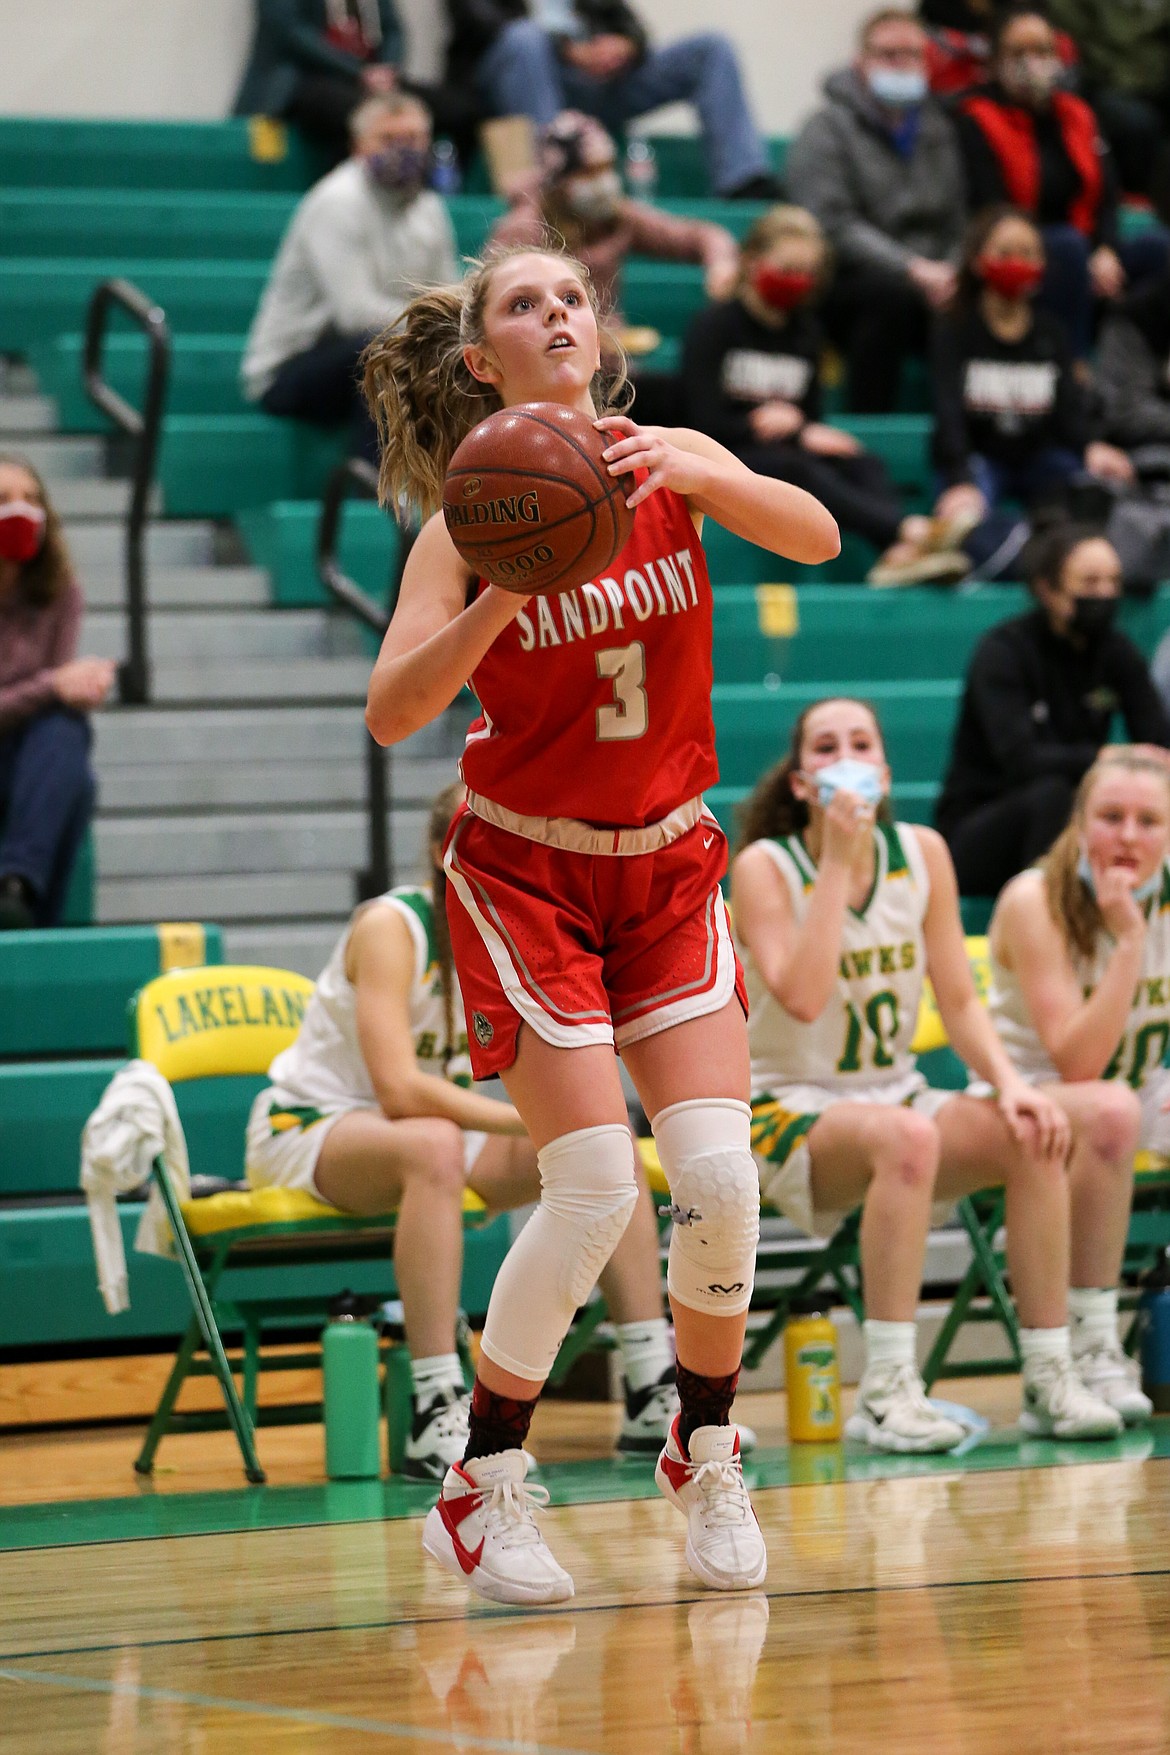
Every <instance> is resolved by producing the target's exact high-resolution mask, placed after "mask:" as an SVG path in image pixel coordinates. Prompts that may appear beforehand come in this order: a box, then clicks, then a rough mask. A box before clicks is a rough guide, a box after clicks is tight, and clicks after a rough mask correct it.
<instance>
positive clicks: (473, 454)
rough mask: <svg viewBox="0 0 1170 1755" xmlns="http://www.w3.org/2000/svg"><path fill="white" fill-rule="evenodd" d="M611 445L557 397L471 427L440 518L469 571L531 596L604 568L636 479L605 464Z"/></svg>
mask: <svg viewBox="0 0 1170 1755" xmlns="http://www.w3.org/2000/svg"><path fill="white" fill-rule="evenodd" d="M613 442H614V438H613V436H610V437H607V436H606V435H605V434H604V433H601V432H598V430H597V428H596V427H595V426H594V425H593V422H592V420H591V419H590V417H589V416H588V415H587V414H580V413H578V412H577V410H576V409H572V408H563V407H562V406H561V405H560V404H559V403H556V402H525V403H522V404H521V405H520V406H519V407H518V408H502V409H501V410H500V411H499V413H498V414H492V415H489V416H488V418H487V419H486V420H481V421H480V423H479V425H478V426H477V427H473V428H472V430H471V432H469V433H468V435H467V437H466V438H465V439H464V441H463V443H462V444H461V445H460V447H459V449H458V450H457V451H456V453H455V455H454V457H452V459H451V467H450V468H449V469H448V471H447V477H446V480H445V481H444V483H443V517H444V519H445V521H446V524H447V529H448V530H449V531H450V533H451V541H452V542H453V543H454V544H455V547H456V548H457V549H458V551H459V553H460V555H461V556H462V557H463V559H464V560H465V561H466V562H467V564H468V566H469V567H470V568H471V569H472V571H473V572H475V573H478V574H479V575H480V577H481V578H484V579H489V580H490V581H491V583H492V584H493V585H502V586H503V588H504V589H505V590H506V591H516V592H522V593H524V594H525V595H527V594H529V593H533V594H535V595H538V596H543V595H545V594H547V593H548V592H552V591H571V590H572V588H573V587H574V586H575V585H583V584H584V583H585V581H586V580H587V579H595V578H597V576H598V575H599V574H600V573H603V572H604V571H605V569H606V568H607V567H608V566H610V565H611V563H612V562H613V561H614V560H616V558H617V556H618V555H619V554H620V553H621V551H622V549H623V548H625V546H626V543H627V542H628V541H629V540H630V536H631V534H632V532H633V528H634V514H633V513H632V512H631V511H630V509H629V507H628V506H627V505H626V496H627V495H628V494H629V493H631V492H632V491H633V486H634V482H633V477H632V475H630V474H629V473H626V474H624V475H620V476H619V475H610V473H609V469H608V467H607V465H606V464H605V463H604V462H603V461H602V456H601V454H602V452H603V451H604V450H606V448H607V447H608V446H609V445H611V444H613Z"/></svg>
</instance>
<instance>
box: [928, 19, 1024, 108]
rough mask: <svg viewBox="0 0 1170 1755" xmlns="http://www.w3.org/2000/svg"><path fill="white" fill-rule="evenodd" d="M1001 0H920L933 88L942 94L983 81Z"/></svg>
mask: <svg viewBox="0 0 1170 1755" xmlns="http://www.w3.org/2000/svg"><path fill="white" fill-rule="evenodd" d="M1002 11H1003V5H1002V4H1001V0H921V3H920V5H919V8H918V16H919V18H920V19H921V20H922V22H923V24H924V25H925V26H926V33H927V37H928V39H929V41H928V45H927V50H926V66H927V75H928V78H929V80H930V89H931V91H933V92H934V93H935V94H936V95H937V96H939V97H943V96H946V95H948V94H950V93H952V92H956V91H966V89H967V87H968V86H969V85H981V84H982V83H983V81H984V80H985V79H986V78H987V64H988V61H989V59H990V56H991V29H992V26H993V25H994V23H995V20H996V18H997V16H998V14H999V13H1000V12H1002Z"/></svg>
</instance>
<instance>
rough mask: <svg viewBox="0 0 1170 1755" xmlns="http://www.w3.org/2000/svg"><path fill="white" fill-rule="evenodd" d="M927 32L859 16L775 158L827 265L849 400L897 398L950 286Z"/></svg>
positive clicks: (898, 19) (961, 209) (944, 146)
mask: <svg viewBox="0 0 1170 1755" xmlns="http://www.w3.org/2000/svg"><path fill="white" fill-rule="evenodd" d="M926 46H927V39H926V33H925V31H924V30H923V28H922V26H921V24H920V23H919V22H918V20H917V19H916V18H915V17H914V15H913V14H912V13H910V12H907V11H904V10H902V9H900V8H897V7H884V8H883V9H882V10H881V11H880V12H875V13H872V14H871V15H870V16H869V17H868V18H866V19H863V20H862V22H861V24H860V26H859V29H858V39H857V55H856V58H855V59H854V62H853V65H852V66H851V67H849V68H847V69H844V70H842V71H840V72H837V73H834V74H832V75H831V76H830V78H829V79H828V80H827V81H826V84H825V96H826V99H827V102H826V103H825V105H824V107H823V108H821V109H819V110H817V111H816V112H815V113H814V114H813V115H812V116H810V117H809V119H808V121H807V122H805V124H804V126H803V127H802V128H801V130H800V132H799V133H798V135H797V137H796V139H795V140H794V141H793V143H792V147H791V150H790V152H789V155H788V161H787V165H786V167H785V180H786V182H787V184H788V192H789V195H790V197H791V199H792V200H793V201H795V202H797V203H798V204H799V205H800V206H801V207H806V208H808V209H809V211H810V212H812V213H814V214H815V215H816V217H817V219H818V220H819V221H820V223H821V225H822V226H823V227H824V230H825V233H826V235H827V237H828V240H829V243H830V245H831V246H832V248H833V251H834V254H835V256H836V259H837V264H838V274H837V279H836V282H835V285H834V288H833V290H832V292H831V294H830V297H829V300H828V302H827V304H826V310H825V316H826V322H827V326H828V328H829V331H830V334H831V335H832V337H833V339H834V340H835V341H836V342H837V344H838V345H839V346H840V347H841V348H842V350H843V351H844V353H845V356H846V364H847V370H848V397H849V406H850V407H851V408H853V409H854V410H856V411H857V412H860V413H871V414H881V413H885V412H887V411H889V410H890V409H893V408H894V407H896V406H897V401H898V393H899V385H900V378H901V370H902V363H903V360H904V359H905V358H906V357H907V355H909V354H912V353H918V352H921V351H922V350H923V348H924V347H925V345H926V335H927V327H928V319H929V315H930V313H931V311H934V310H938V309H941V308H942V307H943V306H945V305H946V304H947V303H948V302H949V300H950V299H951V298H952V297H953V295H954V291H955V260H956V257H957V253H958V247H959V242H960V239H961V238H962V234H963V227H964V223H965V219H966V211H967V203H966V194H965V190H964V186H963V167H962V160H961V157H960V153H959V145H958V140H957V138H956V135H955V129H954V125H953V123H952V121H951V119H950V117H949V115H948V114H947V112H946V110H945V109H944V108H943V106H942V105H941V104H939V103H938V102H937V101H936V100H935V99H934V98H932V97H931V96H930V94H929V92H928V90H927V79H926Z"/></svg>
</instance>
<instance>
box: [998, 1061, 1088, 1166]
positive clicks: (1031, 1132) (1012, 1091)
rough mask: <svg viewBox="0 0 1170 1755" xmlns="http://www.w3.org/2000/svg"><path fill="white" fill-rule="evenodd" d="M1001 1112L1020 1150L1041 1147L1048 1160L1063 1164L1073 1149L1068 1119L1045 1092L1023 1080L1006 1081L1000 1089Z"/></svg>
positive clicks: (1042, 1153)
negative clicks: (1053, 1159) (1020, 1147)
mask: <svg viewBox="0 0 1170 1755" xmlns="http://www.w3.org/2000/svg"><path fill="white" fill-rule="evenodd" d="M998 1103H999V1112H1000V1114H1001V1115H1002V1116H1003V1118H1004V1120H1005V1121H1006V1123H1007V1127H1008V1132H1009V1133H1010V1134H1011V1136H1012V1138H1013V1139H1014V1140H1015V1141H1016V1144H1017V1145H1021V1146H1025V1147H1028V1146H1038V1147H1039V1149H1040V1152H1041V1155H1042V1156H1043V1157H1045V1158H1055V1159H1057V1160H1058V1161H1062V1162H1063V1160H1064V1159H1065V1158H1067V1157H1068V1154H1069V1150H1070V1148H1071V1146H1072V1129H1071V1128H1070V1126H1069V1121H1068V1116H1067V1115H1066V1114H1065V1113H1064V1110H1063V1109H1060V1108H1058V1107H1057V1105H1056V1104H1055V1103H1054V1102H1053V1101H1052V1099H1051V1097H1046V1096H1045V1094H1044V1092H1043V1091H1037V1090H1035V1089H1034V1088H1033V1087H1032V1086H1031V1085H1026V1084H1025V1083H1024V1081H1023V1079H1018V1078H1014V1079H1011V1080H1005V1081H1004V1082H1003V1083H1002V1084H1001V1085H1000V1087H999V1096H998Z"/></svg>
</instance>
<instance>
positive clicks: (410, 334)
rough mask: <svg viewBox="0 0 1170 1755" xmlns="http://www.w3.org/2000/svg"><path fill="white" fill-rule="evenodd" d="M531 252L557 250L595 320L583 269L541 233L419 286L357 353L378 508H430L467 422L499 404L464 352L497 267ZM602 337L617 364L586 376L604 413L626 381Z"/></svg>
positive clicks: (474, 340) (621, 361) (473, 339)
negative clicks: (455, 277)
mask: <svg viewBox="0 0 1170 1755" xmlns="http://www.w3.org/2000/svg"><path fill="white" fill-rule="evenodd" d="M534 254H536V255H549V256H556V257H557V258H559V259H560V260H562V261H563V262H565V263H566V264H567V265H568V267H570V268H571V269H572V270H573V272H574V273H576V274H577V275H579V276H580V279H581V283H582V285H583V286H584V288H585V291H586V292H587V294H588V296H589V302H590V304H591V305H592V306H593V310H594V313H595V315H596V316H597V318H598V324H599V327H602V324H603V319H602V315H601V312H600V310H599V308H598V304H597V296H596V293H595V292H594V289H593V281H592V278H591V276H590V274H589V270H588V269H587V268H586V267H585V266H584V264H583V263H581V262H578V261H577V260H576V258H575V257H573V256H571V255H570V254H569V252H568V251H567V250H565V248H564V247H563V243H562V242H561V240H559V239H556V238H553V237H550V239H549V241H548V243H547V245H545V246H542V247H541V249H540V250H538V251H534V250H533V249H532V247H531V246H530V245H526V244H525V245H519V244H518V245H512V246H509V247H508V248H507V249H502V250H497V251H493V252H492V253H491V254H490V255H488V256H485V257H484V258H482V259H481V260H478V261H473V262H471V263H470V264H469V265H468V270H467V273H466V274H465V275H464V277H463V280H462V281H461V282H460V283H459V285H458V286H441V287H434V288H432V289H430V290H428V291H426V292H422V293H420V294H419V295H418V297H417V298H414V299H412V300H411V302H410V304H409V305H407V307H406V309H405V310H404V311H403V313H402V315H401V316H400V317H398V318H396V320H395V321H394V322H393V323H391V325H390V327H389V328H388V329H384V330H383V331H382V333H381V335H377V336H375V337H374V339H373V341H371V342H370V344H369V346H368V347H367V348H366V350H365V352H364V353H363V354H362V357H361V362H360V364H361V368H362V385H363V389H364V391H365V397H366V402H367V404H368V405H369V409H370V413H371V414H372V415H373V417H374V420H375V422H376V423H377V428H378V441H379V445H380V448H381V453H382V460H381V467H380V469H379V474H378V494H379V498H380V499H381V501H382V504H383V505H384V506H397V505H398V504H399V502H400V501H402V500H405V501H407V502H408V503H409V504H410V505H412V506H414V507H415V508H417V510H418V511H419V512H420V513H421V514H422V515H423V516H424V517H429V516H430V514H431V513H432V512H435V511H437V510H438V508H439V506H440V504H441V503H442V498H443V481H444V478H445V477H446V474H447V468H448V465H449V464H450V462H451V458H452V457H453V456H454V454H455V452H456V451H457V450H458V448H459V446H460V445H461V444H462V442H463V440H464V439H465V438H466V437H467V435H468V433H469V432H470V431H471V429H472V427H474V426H477V425H478V424H479V422H480V421H481V420H484V419H485V418H486V417H487V416H488V415H489V414H494V413H495V412H496V410H497V409H498V408H500V407H501V406H502V405H501V402H500V398H499V396H498V394H497V392H496V391H495V390H494V389H493V387H492V386H491V385H490V384H483V383H481V382H480V381H479V379H478V378H475V377H473V376H472V374H471V372H470V371H469V370H468V367H467V363H466V361H465V360H464V358H463V349H464V348H465V347H468V346H472V345H474V346H482V345H483V340H484V324H483V313H484V306H485V304H486V302H487V296H488V292H489V290H490V288H491V283H492V277H493V275H494V274H495V272H496V270H497V269H498V268H499V266H500V264H501V263H503V262H507V261H508V260H510V258H512V257H514V256H531V255H534ZM602 334H603V352H604V353H605V355H606V357H607V359H608V360H609V361H611V362H612V361H614V360H616V361H617V365H616V368H615V367H614V366H613V365H612V364H610V366H609V367H608V369H603V371H602V372H599V373H598V375H597V378H596V379H595V380H594V384H593V400H594V403H595V405H596V407H597V409H598V411H599V412H602V413H604V412H611V411H613V410H615V409H616V408H618V407H620V406H621V405H623V403H624V400H625V399H624V396H623V392H624V391H625V388H626V384H627V381H628V380H627V374H626V365H625V356H624V354H623V353H622V350H621V347H620V345H619V343H618V342H617V340H616V339H615V338H614V337H613V336H611V335H609V334H608V333H607V332H605V331H604V328H602Z"/></svg>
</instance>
